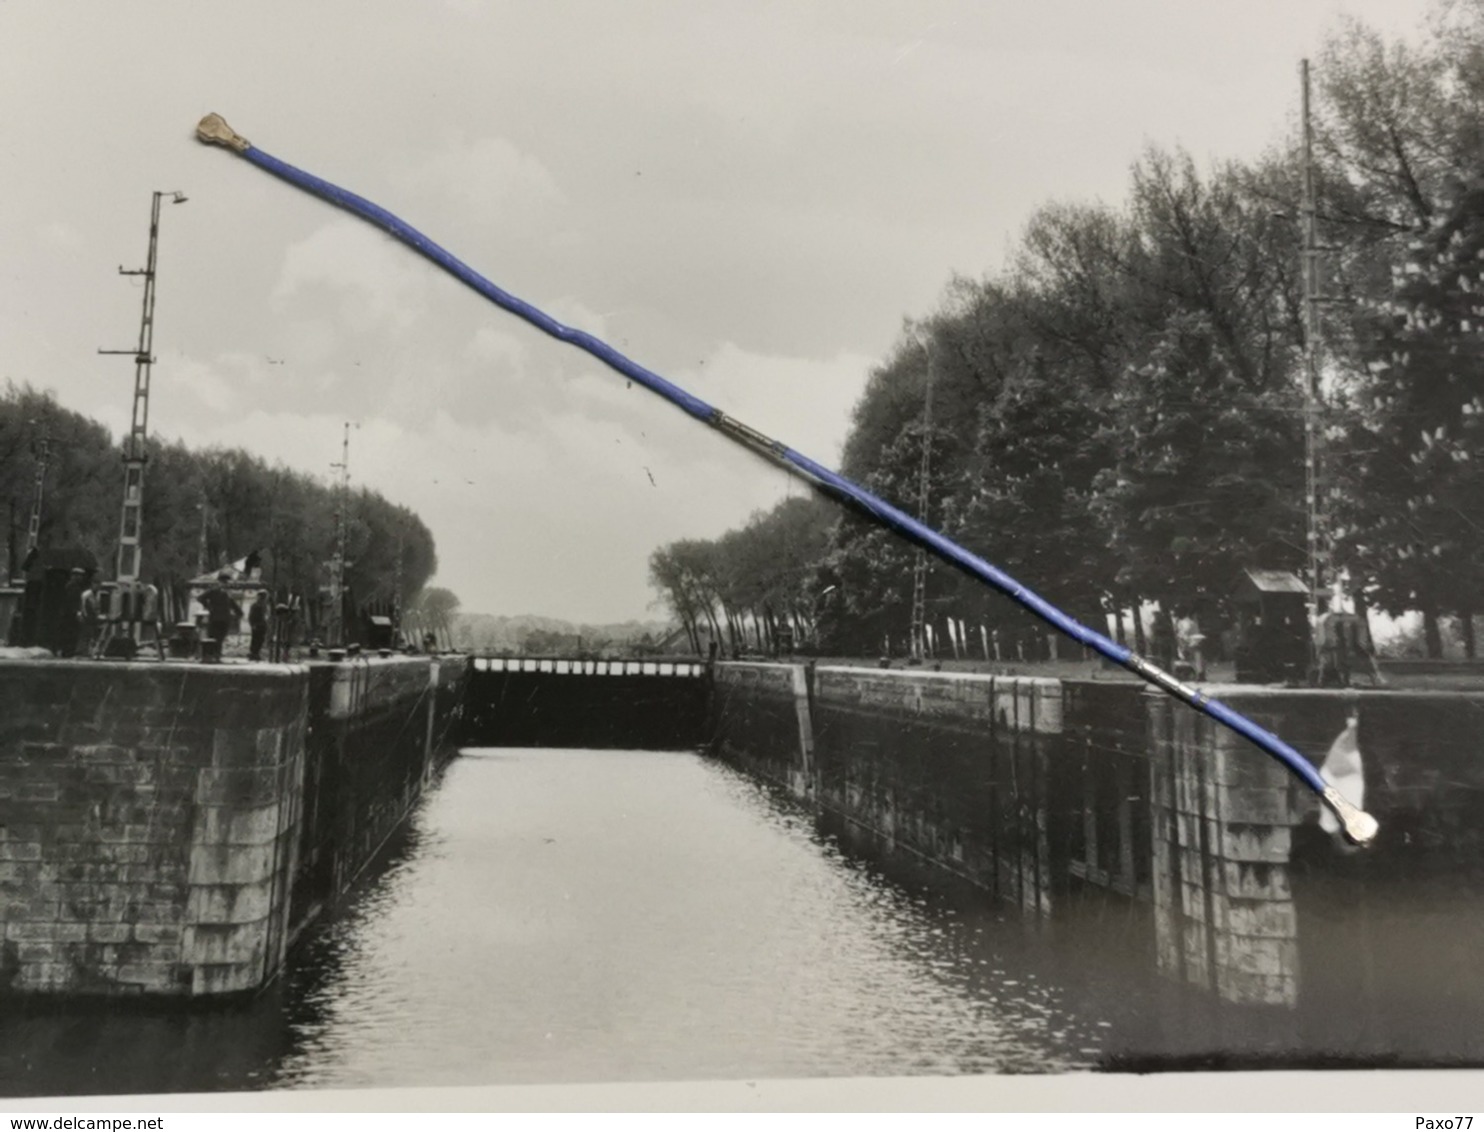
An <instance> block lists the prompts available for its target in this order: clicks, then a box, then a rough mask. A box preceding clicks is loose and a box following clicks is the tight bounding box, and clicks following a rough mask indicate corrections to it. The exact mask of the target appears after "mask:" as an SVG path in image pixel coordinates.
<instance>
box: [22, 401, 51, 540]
mask: <svg viewBox="0 0 1484 1132" xmlns="http://www.w3.org/2000/svg"><path fill="white" fill-rule="evenodd" d="M51 455H52V432H51V427H50V426H49V425H48V426H46V427H44V428H43V430H42V433H41V440H40V441H38V442H37V445H36V486H35V489H34V490H33V491H32V494H31V517H30V520H29V522H28V523H27V524H26V559H28V558H30V557H31V555H32V554H33V553H34V552H35V551H36V550H37V549H38V548H39V547H40V545H41V504H42V501H43V500H44V499H45V498H46V469H47V466H48V465H49V464H50V463H51ZM26 559H22V561H25V560H26Z"/></svg>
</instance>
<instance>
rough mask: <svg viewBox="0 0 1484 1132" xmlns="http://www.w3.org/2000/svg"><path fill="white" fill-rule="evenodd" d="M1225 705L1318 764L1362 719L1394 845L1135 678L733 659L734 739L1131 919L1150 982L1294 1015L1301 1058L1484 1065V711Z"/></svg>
mask: <svg viewBox="0 0 1484 1132" xmlns="http://www.w3.org/2000/svg"><path fill="white" fill-rule="evenodd" d="M1214 693H1215V694H1216V695H1217V696H1218V697H1219V698H1221V699H1222V700H1224V701H1225V702H1227V703H1229V704H1230V705H1231V706H1232V707H1234V708H1235V709H1236V710H1238V711H1241V712H1243V713H1244V714H1246V715H1249V716H1250V717H1252V718H1253V719H1255V720H1256V721H1257V722H1258V723H1260V724H1262V725H1264V726H1266V727H1268V728H1270V729H1271V730H1274V731H1275V732H1277V733H1279V734H1281V735H1283V736H1284V737H1285V738H1286V739H1288V740H1289V741H1290V742H1291V743H1293V744H1294V745H1295V746H1297V747H1298V748H1299V749H1300V750H1302V751H1305V752H1307V753H1308V754H1309V755H1310V757H1311V758H1312V759H1313V760H1314V761H1315V762H1316V763H1319V762H1322V761H1323V759H1324V756H1325V754H1326V752H1327V751H1328V749H1329V747H1330V745H1331V743H1332V742H1334V741H1335V739H1336V738H1337V737H1338V736H1339V735H1340V733H1341V732H1342V731H1344V730H1345V727H1346V720H1347V716H1348V715H1349V713H1350V712H1352V711H1354V712H1358V716H1359V720H1360V726H1359V733H1358V734H1359V746H1360V749H1361V752H1362V757H1363V760H1364V765H1365V782H1366V798H1365V805H1366V808H1367V809H1369V810H1370V811H1371V812H1372V813H1374V814H1375V815H1376V817H1377V818H1378V819H1379V821H1380V822H1381V826H1382V833H1381V835H1380V837H1379V839H1378V841H1377V842H1376V844H1375V845H1373V846H1372V847H1370V848H1368V849H1366V850H1365V851H1363V852H1354V851H1351V850H1350V849H1349V848H1348V847H1346V846H1344V845H1343V844H1342V843H1340V842H1339V841H1338V840H1337V839H1335V838H1333V837H1331V836H1329V835H1327V834H1324V833H1322V832H1321V831H1320V830H1319V829H1318V827H1317V824H1316V817H1317V809H1318V806H1317V802H1316V801H1315V800H1314V799H1313V796H1312V795H1311V794H1309V793H1308V791H1307V790H1306V789H1304V788H1303V787H1302V786H1301V785H1299V784H1298V783H1297V781H1296V780H1295V779H1294V778H1293V777H1292V775H1290V774H1289V773H1288V772H1287V771H1286V770H1285V769H1284V768H1283V767H1282V766H1281V765H1280V764H1278V763H1277V762H1275V761H1274V760H1273V759H1271V758H1269V757H1268V756H1267V755H1265V754H1264V753H1262V752H1261V751H1259V750H1258V749H1257V748H1255V747H1254V746H1252V745H1251V744H1249V743H1247V742H1246V741H1244V740H1241V739H1239V738H1238V737H1237V736H1235V735H1234V734H1233V733H1231V732H1230V731H1229V730H1227V729H1226V728H1223V727H1220V726H1218V725H1217V724H1215V723H1214V721H1212V720H1210V719H1209V718H1208V717H1206V716H1204V715H1202V714H1200V713H1198V712H1196V711H1194V710H1193V709H1190V708H1188V707H1186V706H1185V705H1182V704H1178V703H1175V702H1174V701H1173V700H1171V699H1170V698H1169V697H1168V696H1165V695H1163V694H1161V693H1159V692H1155V691H1146V690H1145V689H1144V688H1143V686H1142V685H1137V684H1132V683H1127V682H1112V681H1104V682H1097V681H1056V680H1048V679H1031V678H1025V677H994V676H983V675H969V674H956V673H933V672H923V671H920V670H905V671H899V670H874V669H865V668H826V667H820V668H817V669H813V670H812V671H811V670H810V669H808V668H807V667H805V666H802V665H780V664H739V663H725V664H720V665H718V666H717V670H716V684H715V693H714V697H713V710H712V721H711V729H712V741H711V743H712V749H713V750H714V751H715V752H716V753H718V754H719V755H721V756H723V757H725V758H729V759H732V760H734V761H736V762H738V763H740V764H742V765H744V766H745V767H747V768H748V769H750V770H751V771H753V772H755V773H757V774H759V775H762V776H764V777H766V778H769V779H771V780H773V781H775V782H777V783H780V784H782V785H783V786H785V787H787V788H788V789H789V790H790V791H791V792H792V793H793V794H794V795H796V796H797V797H799V798H801V799H805V800H808V801H811V802H814V803H816V804H817V805H819V806H820V807H821V808H823V809H824V810H825V811H827V812H833V813H836V814H838V815H840V816H841V817H842V818H843V819H844V820H845V821H847V822H850V823H853V824H855V825H857V826H859V827H861V828H862V829H864V830H867V831H869V832H870V834H871V836H872V837H874V838H875V839H876V841H877V842H878V843H879V844H880V845H881V846H882V847H883V848H884V849H885V850H887V851H888V852H900V851H905V852H906V853H908V854H910V855H911V856H914V857H918V858H921V859H924V860H927V861H929V862H931V863H932V864H933V865H934V866H935V867H937V868H940V869H943V870H946V871H948V872H951V873H953V874H955V875H958V876H960V877H963V878H965V879H967V880H970V881H972V882H973V883H975V884H977V885H979V886H980V887H982V888H984V889H986V890H988V891H989V892H991V893H993V894H995V895H996V896H998V897H999V898H1001V899H1004V900H1006V901H1009V902H1012V903H1015V904H1018V905H1020V906H1021V907H1022V908H1023V909H1026V910H1027V911H1030V912H1033V913H1034V914H1035V916H1036V917H1037V918H1038V919H1044V920H1047V921H1050V922H1055V921H1056V920H1057V918H1058V917H1059V916H1063V917H1065V916H1075V915H1076V914H1077V910H1078V909H1079V908H1081V907H1084V906H1086V902H1087V901H1088V900H1089V899H1096V900H1098V901H1100V902H1101V903H1100V904H1099V905H1098V908H1099V909H1100V910H1099V911H1097V912H1096V916H1097V917H1104V916H1106V914H1107V908H1108V904H1107V902H1108V901H1113V902H1115V904H1116V903H1119V902H1121V906H1123V907H1125V908H1127V909H1128V913H1129V914H1128V915H1127V916H1119V917H1118V922H1119V923H1120V924H1136V925H1138V931H1139V932H1141V933H1144V932H1147V935H1143V936H1141V938H1142V940H1143V942H1142V943H1140V944H1138V950H1139V951H1140V953H1142V954H1143V955H1144V960H1143V962H1144V963H1145V965H1146V966H1147V967H1148V968H1150V969H1152V970H1155V971H1157V972H1158V973H1160V974H1161V975H1163V976H1165V977H1166V978H1167V980H1169V981H1170V982H1171V983H1175V984H1180V985H1183V986H1187V987H1191V988H1195V989H1196V990H1197V991H1198V992H1199V993H1202V994H1205V995H1207V996H1209V997H1210V998H1211V999H1212V1000H1213V1001H1218V1002H1221V1003H1225V1004H1228V1005H1230V1006H1234V1007H1239V1008H1242V1009H1244V1010H1245V1009H1249V1008H1250V1010H1254V1011H1257V1012H1259V1015H1261V1013H1262V1012H1263V1011H1272V1010H1276V1011H1278V1012H1279V1013H1283V1012H1287V1013H1289V1014H1290V1015H1293V1017H1294V1018H1295V1019H1296V1021H1295V1023H1294V1024H1293V1025H1291V1026H1289V1027H1288V1028H1287V1029H1286V1030H1284V1031H1283V1032H1284V1034H1285V1035H1286V1038H1285V1040H1289V1041H1292V1042H1294V1043H1297V1044H1299V1045H1304V1044H1307V1045H1308V1046H1309V1047H1311V1048H1316V1049H1325V1050H1344V1051H1347V1052H1351V1053H1355V1052H1359V1053H1367V1052H1369V1053H1372V1054H1377V1055H1382V1054H1386V1055H1390V1054H1394V1053H1395V1051H1396V1050H1397V1049H1398V1048H1400V1049H1406V1050H1410V1051H1413V1052H1415V1053H1416V1054H1417V1056H1419V1057H1421V1056H1427V1055H1428V1052H1427V1051H1432V1053H1434V1054H1437V1055H1438V1056H1444V1055H1446V1056H1450V1057H1456V1056H1458V1051H1459V1050H1460V1049H1468V1050H1476V1051H1477V1054H1478V1056H1484V1038H1481V1037H1480V1034H1481V1033H1484V1025H1481V1023H1484V911H1481V909H1484V901H1481V900H1480V899H1479V897H1480V896H1481V895H1484V822H1481V821H1480V819H1479V814H1480V813H1481V812H1484V808H1481V803H1484V761H1481V760H1480V759H1479V758H1478V754H1477V752H1478V751H1479V749H1480V746H1481V742H1480V741H1481V739H1484V694H1478V693H1459V692H1420V691H1386V690H1379V691H1374V692H1373V691H1363V692H1356V691H1345V690H1314V691H1310V690H1285V689H1280V688H1249V687H1243V688H1219V689H1214ZM1423 1004H1426V1008H1425V1009H1424V1008H1423ZM1263 1016H1265V1015H1263ZM1448 1019H1451V1020H1452V1021H1451V1022H1449V1021H1447V1020H1448ZM1251 1032H1252V1033H1253V1034H1255V1035H1259V1036H1262V1035H1267V1036H1269V1037H1270V1036H1271V1034H1272V1033H1273V1032H1274V1031H1273V1030H1272V1027H1271V1026H1267V1025H1266V1024H1264V1025H1263V1026H1259V1027H1257V1028H1255V1029H1253V1030H1252V1031H1251ZM1223 1040H1224V1041H1226V1042H1228V1044H1230V1045H1233V1046H1235V1045H1236V1044H1238V1043H1239V1042H1240V1041H1241V1040H1242V1038H1241V1034H1240V1032H1239V1031H1238V1030H1227V1031H1225V1032H1224V1038H1223ZM1388 1051H1389V1052H1388Z"/></svg>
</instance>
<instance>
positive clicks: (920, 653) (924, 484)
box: [911, 337, 933, 662]
mask: <svg viewBox="0 0 1484 1132" xmlns="http://www.w3.org/2000/svg"><path fill="white" fill-rule="evenodd" d="M919 341H920V342H921V344H922V349H923V353H924V354H926V355H927V392H926V395H925V396H924V398H923V405H922V463H921V465H920V467H919V469H918V474H917V517H918V519H919V520H921V521H922V522H923V523H924V524H925V523H927V521H928V477H929V474H930V473H931V471H932V459H933V347H932V343H931V342H929V341H928V340H927V339H924V338H921V337H919ZM927 572H928V562H927V551H925V550H923V549H922V547H918V548H917V559H916V561H915V562H914V563H913V566H912V632H911V638H912V639H911V648H912V658H913V659H914V660H916V661H919V662H920V661H924V660H926V659H927V655H928V647H927Z"/></svg>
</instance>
